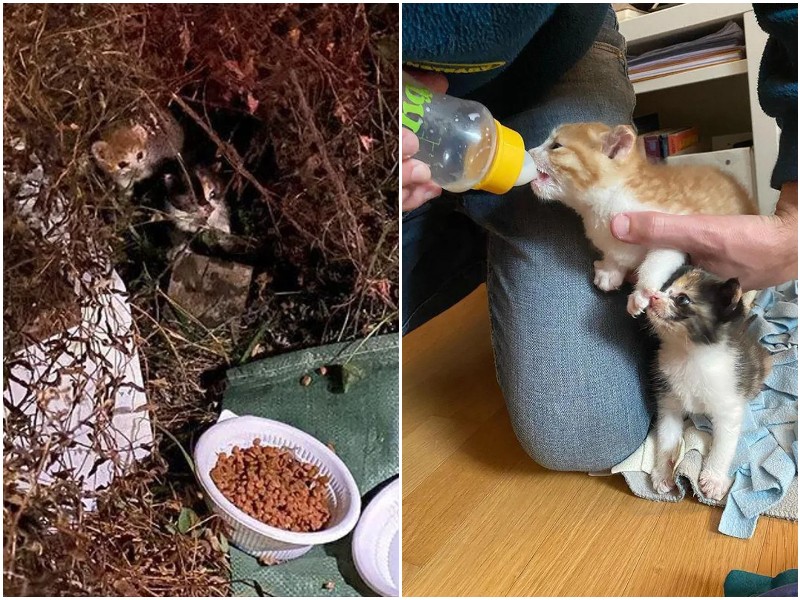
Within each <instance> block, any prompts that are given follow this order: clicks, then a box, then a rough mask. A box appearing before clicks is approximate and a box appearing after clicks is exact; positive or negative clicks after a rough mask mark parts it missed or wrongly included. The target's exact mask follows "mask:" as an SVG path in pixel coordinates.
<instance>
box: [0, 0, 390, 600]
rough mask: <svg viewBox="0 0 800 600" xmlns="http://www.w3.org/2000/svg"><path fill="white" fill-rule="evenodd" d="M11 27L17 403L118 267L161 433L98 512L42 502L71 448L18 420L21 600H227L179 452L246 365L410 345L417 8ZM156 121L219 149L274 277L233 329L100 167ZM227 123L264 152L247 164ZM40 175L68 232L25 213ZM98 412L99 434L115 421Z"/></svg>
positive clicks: (14, 547) (11, 263)
mask: <svg viewBox="0 0 800 600" xmlns="http://www.w3.org/2000/svg"><path fill="white" fill-rule="evenodd" d="M3 26H4V58H5V60H4V65H3V76H4V87H5V94H4V107H3V108H4V125H5V136H4V139H3V145H4V198H3V202H4V204H3V207H4V231H3V234H4V243H5V249H4V265H5V268H4V275H5V278H4V292H5V303H4V314H3V321H4V327H5V334H4V340H3V342H4V357H5V359H4V382H6V383H7V381H8V376H9V368H10V366H11V364H12V362H11V360H10V359H9V356H10V355H9V351H10V350H13V349H18V348H20V347H22V346H24V345H26V344H28V343H31V342H33V341H36V340H40V339H42V338H43V337H45V336H47V335H49V334H52V333H55V332H59V331H62V330H63V329H64V328H65V327H66V326H67V325H70V324H72V323H74V321H75V319H76V316H77V310H78V308H79V306H80V305H83V304H91V302H92V299H93V298H94V297H95V296H96V294H97V291H96V290H95V289H94V288H92V286H91V285H90V284H89V283H84V284H82V289H80V290H79V293H78V294H77V295H76V293H75V283H76V281H80V275H81V274H83V273H86V272H89V273H91V274H92V275H93V279H92V281H94V282H96V281H98V280H100V279H102V277H103V276H104V275H105V274H107V272H108V269H109V268H110V267H114V268H116V269H117V271H118V272H119V273H120V274H121V275H122V276H123V279H124V280H125V283H126V285H127V287H128V289H129V291H130V293H131V304H132V307H133V317H134V325H135V328H134V333H133V341H134V342H135V345H136V347H137V348H138V350H139V353H140V356H141V359H142V368H143V371H144V379H145V388H146V393H147V397H148V402H149V406H150V409H151V418H152V421H153V423H154V425H155V426H156V427H157V429H156V443H155V444H154V447H153V449H152V456H151V458H150V459H148V460H147V461H145V462H144V463H142V464H140V465H139V466H138V468H137V469H136V470H135V472H133V473H131V474H130V475H128V476H126V477H118V478H117V479H116V480H115V483H114V484H113V485H112V486H111V487H110V488H109V489H108V490H106V491H104V492H102V493H101V494H99V496H98V498H97V502H98V509H97V510H96V511H93V512H86V511H84V509H83V508H82V505H81V503H80V500H79V498H80V491H79V489H78V486H77V485H76V484H75V483H74V482H72V481H70V480H69V478H66V479H64V480H61V481H59V482H58V483H57V484H55V485H52V486H47V487H45V486H38V485H35V481H36V479H37V473H39V472H40V471H41V470H42V469H43V468H45V465H46V464H47V462H48V461H49V460H50V458H51V456H52V455H53V454H54V453H57V452H59V451H61V450H63V448H65V447H67V446H68V445H69V443H70V440H69V439H60V438H58V437H57V436H51V437H50V438H48V439H46V440H43V439H41V437H40V436H39V437H37V436H36V434H35V432H32V431H31V428H30V423H28V422H26V419H25V418H24V417H22V416H20V415H19V414H14V415H12V416H13V418H9V419H7V421H6V431H5V433H6V436H5V438H4V462H3V473H4V505H3V523H4V531H3V536H4V540H3V541H4V559H5V560H4V574H3V575H4V583H5V586H6V588H5V589H6V593H8V594H41V595H78V594H80V595H98V596H99V595H176V596H177V595H224V594H226V593H227V591H228V589H227V588H228V583H227V582H228V573H227V558H226V556H225V553H224V552H223V551H222V549H221V548H220V541H219V539H220V538H219V537H218V536H217V534H218V533H219V532H218V524H217V523H215V520H214V519H213V518H212V519H209V520H207V521H202V522H201V523H199V524H197V525H195V526H194V527H193V528H192V529H191V530H190V531H187V532H184V533H181V528H180V527H178V522H179V515H180V514H181V511H184V512H185V510H186V509H187V508H193V509H194V510H196V511H197V512H198V513H200V514H201V519H203V518H204V517H203V510H204V509H203V502H202V498H201V497H200V496H199V494H198V491H197V488H196V486H195V483H194V478H193V477H192V475H191V472H190V470H189V469H188V467H187V466H186V463H185V461H184V460H183V458H182V455H181V454H180V452H178V451H177V449H176V447H175V445H174V444H173V443H172V442H171V441H170V439H169V438H168V437H162V434H161V432H162V431H163V430H166V431H169V432H171V434H173V435H175V436H177V438H178V439H179V440H180V441H181V443H182V444H183V445H184V446H185V447H190V446H191V444H192V442H193V440H194V439H195V437H196V435H197V434H198V433H199V431H201V430H202V428H203V426H204V425H205V424H207V423H209V422H211V421H212V420H213V418H214V415H215V413H216V410H217V403H218V400H219V398H220V393H221V391H222V389H223V387H224V381H223V377H222V375H223V374H224V370H225V369H226V368H227V367H228V366H230V365H231V364H238V363H240V362H244V361H246V360H250V359H252V358H253V357H258V356H265V355H269V354H275V353H279V352H283V351H286V350H291V349H296V348H300V347H309V346H314V345H317V344H320V343H325V342H329V341H336V340H349V339H355V338H358V337H361V336H363V335H369V334H373V333H380V332H388V331H394V330H396V327H397V325H396V321H397V298H398V291H397V290H398V287H397V286H398V263H397V252H398V228H397V221H398V213H397V195H398V194H397V192H398V186H397V175H396V173H397V141H396V132H397V127H396V122H397V114H396V101H395V100H396V97H397V85H398V82H397V63H396V60H397V36H398V24H397V7H396V6H391V5H374V6H364V5H328V6H319V5H302V6H298V5H295V6H292V5H254V6H248V7H244V6H242V5H236V6H231V5H225V6H219V5H82V6H81V5H47V6H46V5H16V6H12V7H8V6H6V7H4V25H3ZM150 103H155V104H157V105H162V106H165V105H167V103H172V105H173V106H175V105H177V106H178V107H179V108H178V109H176V110H179V111H180V107H182V109H183V112H184V114H185V115H186V118H187V120H188V121H189V122H194V123H195V124H196V125H197V127H198V131H201V132H204V135H206V136H207V140H206V143H207V144H208V146H209V147H210V148H212V149H213V151H215V152H216V154H217V155H218V156H220V157H221V158H222V159H223V161H224V163H225V169H226V173H227V174H228V177H229V194H230V196H232V197H234V198H235V200H234V209H235V212H236V214H237V215H238V217H239V223H240V228H241V231H240V233H241V235H242V236H243V238H246V240H247V244H246V248H247V249H246V250H245V251H244V252H242V253H241V254H240V255H238V256H237V257H236V259H237V260H240V261H241V262H246V263H248V264H250V265H252V266H253V268H254V271H255V274H256V277H255V280H254V283H253V286H252V288H251V290H250V293H249V297H248V302H247V309H246V312H245V314H244V315H243V317H242V318H241V319H239V320H232V321H231V322H230V323H226V324H225V325H223V326H220V327H218V328H216V329H214V330H209V329H207V328H205V327H203V326H201V325H200V324H198V323H196V322H194V321H192V320H188V319H186V318H185V317H183V316H182V315H181V314H180V312H179V311H176V310H174V307H172V306H171V303H170V301H169V299H168V298H167V297H166V294H165V289H166V288H165V277H164V274H165V273H166V272H168V268H169V264H168V261H166V260H165V258H164V255H165V250H166V248H165V247H163V245H161V246H159V245H158V244H155V245H154V244H153V243H152V241H153V238H152V236H150V234H149V233H148V232H149V229H148V228H149V227H151V225H150V224H149V222H150V218H151V216H152V215H151V214H149V213H147V212H146V211H144V210H143V209H142V207H140V206H137V205H136V204H135V203H132V202H130V201H125V200H124V199H122V198H120V197H119V196H118V195H117V194H116V193H115V191H114V190H113V188H112V187H111V186H110V185H109V183H108V181H107V180H106V179H105V178H104V177H102V176H101V175H100V174H99V173H98V172H97V170H96V169H95V167H94V165H93V164H92V162H91V160H90V158H89V154H88V148H89V146H90V144H91V142H92V141H93V140H94V139H96V138H97V136H98V135H99V134H100V132H101V131H102V130H103V129H104V128H106V127H108V126H109V125H110V124H112V123H114V122H115V121H117V120H119V119H122V118H125V117H127V116H128V115H130V114H133V113H135V111H136V110H139V109H141V108H142V107H146V106H147V105H148V104H150ZM215 110H217V111H224V112H225V114H227V115H236V114H241V115H242V118H247V119H250V121H249V122H253V123H257V124H258V126H259V128H260V129H259V131H261V132H262V134H261V135H259V136H255V137H253V138H252V139H250V140H249V142H248V144H247V145H244V146H243V145H242V144H237V143H233V142H232V141H230V140H229V139H228V138H226V137H225V136H224V135H223V133H221V132H220V131H218V130H217V128H216V125H215V123H214V120H213V118H212V112H213V111H215ZM23 147H24V149H21V148H23ZM32 155H33V158H32ZM37 160H38V161H39V162H40V163H41V165H42V166H43V168H44V173H45V175H46V177H47V179H48V181H47V183H46V184H45V185H44V186H43V188H42V190H41V192H40V193H39V194H38V197H37V204H36V214H37V215H40V216H42V217H44V218H46V217H48V216H49V217H53V216H55V215H59V214H62V213H63V216H64V218H63V219H62V220H61V222H60V223H59V224H57V225H56V226H54V227H49V228H48V227H44V228H41V227H36V226H32V225H31V219H30V215H28V214H26V213H25V212H24V211H20V209H19V206H18V203H17V201H16V200H15V197H16V195H17V192H18V190H19V187H20V182H19V175H21V174H23V173H26V172H28V171H30V170H31V169H32V168H33V166H34V164H35V161H37ZM65 199H66V202H64V200H65ZM105 254H108V255H109V256H111V257H112V261H111V262H112V264H108V263H107V262H106V261H104V260H102V259H99V258H98V257H99V256H102V255H105ZM79 287H81V286H79ZM32 307H33V310H31V308H32ZM116 389H117V387H115V384H114V383H113V382H110V383H109V384H108V385H107V387H106V389H105V390H104V393H105V394H106V395H107V396H108V397H109V398H110V397H111V395H113V393H114V392H115V391H116ZM33 401H35V399H33ZM100 404H101V406H100V407H99V408H98V410H97V414H96V417H97V418H100V417H102V416H103V415H107V411H108V407H107V403H106V405H105V406H103V404H102V403H100ZM19 436H27V439H28V442H29V444H27V447H28V448H29V449H27V450H25V449H24V446H25V445H23V444H20V443H18V442H19ZM30 442H35V443H30ZM112 458H113V457H112ZM26 482H27V483H28V484H30V483H34V485H33V486H29V485H24V484H25V483H26Z"/></svg>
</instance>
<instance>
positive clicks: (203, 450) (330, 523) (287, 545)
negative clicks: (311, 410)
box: [194, 411, 361, 563]
mask: <svg viewBox="0 0 800 600" xmlns="http://www.w3.org/2000/svg"><path fill="white" fill-rule="evenodd" d="M194 461H195V469H196V471H197V477H198V479H199V481H200V485H201V486H202V488H203V490H204V492H205V497H206V501H207V503H208V505H209V506H210V507H211V509H212V510H213V511H214V512H215V513H216V514H217V515H219V516H220V518H222V520H223V521H224V522H225V523H226V525H227V533H228V538H229V540H230V541H231V543H233V544H234V545H235V546H236V547H237V548H239V549H240V550H243V551H244V552H247V553H248V554H250V555H252V556H255V557H257V558H259V559H261V560H262V562H264V561H267V562H276V563H277V562H282V561H285V560H289V559H292V558H297V557H298V556H302V555H303V554H305V553H306V552H308V551H309V550H310V549H311V548H312V547H313V546H316V545H318V544H326V543H328V542H332V541H334V540H338V539H341V538H343V537H344V536H346V535H347V534H348V533H350V532H351V531H352V530H353V528H354V527H355V525H356V523H357V521H358V517H359V514H360V513H361V494H360V492H359V491H358V486H357V485H356V482H355V480H354V479H353V476H352V475H351V474H350V471H349V470H348V469H347V466H346V465H345V464H344V463H343V462H342V460H341V459H340V458H339V457H338V456H336V454H334V452H333V451H332V450H331V449H330V448H329V447H328V446H326V445H325V444H323V443H322V442H320V441H319V440H317V439H316V438H314V437H313V436H311V435H309V434H307V433H305V432H304V431H301V430H299V429H297V428H296V427H292V426H291V425H287V424H285V423H281V422H279V421H273V420H271V419H264V418H261V417H252V416H242V417H239V416H236V415H234V414H233V413H231V412H230V411H223V412H222V414H221V415H220V419H219V421H218V422H217V424H216V425H214V426H212V427H211V428H209V429H208V431H206V432H205V433H204V434H203V435H202V436H201V437H200V439H199V440H198V442H197V445H196V446H195V450H194Z"/></svg>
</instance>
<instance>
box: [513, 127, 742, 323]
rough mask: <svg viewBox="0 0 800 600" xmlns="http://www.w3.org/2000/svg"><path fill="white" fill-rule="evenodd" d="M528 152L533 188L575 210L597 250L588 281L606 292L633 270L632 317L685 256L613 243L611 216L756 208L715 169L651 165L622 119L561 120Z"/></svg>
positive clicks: (722, 212)
mask: <svg viewBox="0 0 800 600" xmlns="http://www.w3.org/2000/svg"><path fill="white" fill-rule="evenodd" d="M529 152H530V155H531V156H532V157H533V160H534V162H535V163H536V168H537V169H538V174H537V177H536V178H535V179H534V180H533V181H532V182H531V187H532V188H533V191H534V192H535V193H536V195H537V196H539V197H540V198H542V199H544V200H559V201H561V202H563V203H564V204H566V205H567V206H569V207H570V208H572V209H573V210H575V211H576V212H577V213H578V214H579V215H580V216H581V218H582V219H583V226H584V230H585V231H586V236H587V237H588V238H589V240H590V241H591V242H592V243H593V244H594V245H595V246H596V247H597V249H598V250H600V252H602V254H603V256H602V259H601V260H598V261H595V263H594V284H595V285H596V286H597V287H598V288H600V289H601V290H603V291H606V292H607V291H610V290H615V289H617V288H618V287H619V286H620V285H621V284H622V282H623V280H624V279H625V275H626V274H627V273H628V272H629V271H632V270H633V269H637V268H638V283H637V284H636V289H635V291H634V292H633V293H632V294H631V295H630V297H629V298H628V312H629V313H630V314H632V315H636V314H639V313H641V312H642V311H643V310H644V309H645V308H646V307H647V304H648V299H649V295H650V292H652V291H655V290H660V289H661V286H662V285H663V283H664V282H665V281H666V280H667V278H668V277H669V276H670V274H671V273H672V272H673V271H675V269H677V268H678V267H680V266H681V265H682V264H683V263H684V262H686V255H685V254H684V253H683V252H679V251H678V250H672V249H653V250H649V251H648V250H647V248H644V247H642V246H637V245H635V244H626V243H624V242H620V241H619V240H617V239H615V238H614V237H613V236H612V235H611V229H610V223H611V219H612V218H614V216H615V215H617V214H619V213H622V212H632V211H646V210H654V211H660V212H667V213H673V214H683V215H685V214H707V215H737V214H757V213H758V211H757V209H756V205H755V203H754V202H753V200H752V199H751V198H750V197H749V196H748V194H747V192H746V191H745V190H744V188H743V187H742V186H741V185H740V184H739V183H738V182H737V181H736V180H735V179H734V178H733V177H731V176H730V175H728V174H726V173H723V172H722V171H720V170H718V169H715V168H713V167H709V166H697V165H665V164H663V165H653V164H650V163H649V162H647V159H646V157H645V155H644V151H643V150H642V148H640V147H637V144H636V134H635V132H634V131H633V129H631V128H630V127H628V126H626V125H618V126H617V127H613V128H612V127H608V126H607V125H603V124H602V123H575V124H569V125H562V126H560V127H558V128H556V129H555V130H554V131H553V133H552V134H551V135H550V137H549V138H548V139H547V140H546V141H545V142H544V143H543V144H542V145H540V146H538V147H536V148H533V149H531V150H530V151H529Z"/></svg>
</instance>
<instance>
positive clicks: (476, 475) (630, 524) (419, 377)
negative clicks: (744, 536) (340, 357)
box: [403, 288, 797, 596]
mask: <svg viewBox="0 0 800 600" xmlns="http://www.w3.org/2000/svg"><path fill="white" fill-rule="evenodd" d="M486 303H487V299H486V291H485V288H481V289H479V290H477V291H476V292H475V293H473V294H472V295H471V296H470V297H469V298H467V299H466V300H464V301H463V302H462V303H460V304H459V305H458V306H456V307H454V308H453V309H451V310H450V311H448V312H447V313H445V314H443V315H441V316H439V317H437V318H436V319H434V320H433V321H431V322H429V323H427V324H426V325H425V326H423V327H421V328H420V329H418V330H416V331H415V332H413V333H412V334H410V335H408V336H406V337H405V338H404V340H403V593H404V595H406V596H462V595H471V596H476V595H479V596H483V595H486V596H504V595H514V596H585V595H594V596H622V595H625V596H721V595H722V582H723V580H724V579H725V576H726V575H727V573H728V572H729V571H731V570H732V569H743V570H746V571H754V572H758V573H762V574H767V575H775V574H777V573H779V572H780V571H783V570H785V569H789V568H796V567H797V523H791V522H787V521H782V520H777V519H768V518H764V519H761V520H760V522H759V523H758V527H757V529H756V532H755V534H754V536H753V538H752V539H750V540H738V539H734V538H731V537H727V536H724V535H722V534H720V533H718V532H717V530H716V529H717V525H718V523H719V518H720V515H721V512H722V511H721V509H716V508H710V507H707V506H704V505H701V504H699V503H698V502H696V501H695V500H693V499H686V500H684V501H683V502H681V503H678V504H672V503H659V502H651V501H648V500H642V499H640V498H637V497H635V496H634V495H633V494H632V493H631V492H630V491H629V490H628V489H627V487H626V486H625V483H624V481H623V479H622V477H621V476H614V477H590V476H588V475H585V474H580V473H555V472H548V471H546V470H544V469H542V468H540V467H538V466H537V465H536V464H534V463H533V461H531V460H530V459H529V458H528V457H527V455H526V454H525V453H524V452H523V450H522V449H521V448H520V447H519V445H518V444H517V442H516V439H515V437H514V434H513V432H512V430H511V425H510V423H509V419H508V416H507V414H506V411H505V407H504V404H503V401H502V398H501V395H500V391H499V388H498V387H497V383H496V381H495V375H494V367H493V359H492V352H491V346H490V341H489V325H488V316H487V305H486Z"/></svg>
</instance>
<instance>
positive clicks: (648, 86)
mask: <svg viewBox="0 0 800 600" xmlns="http://www.w3.org/2000/svg"><path fill="white" fill-rule="evenodd" d="M731 20H732V21H736V22H738V23H739V24H740V25H742V27H743V29H744V32H745V52H746V54H747V58H746V59H745V60H739V61H734V62H729V63H723V64H720V65H712V66H708V67H702V68H699V69H693V70H691V71H684V72H683V73H675V74H673V75H667V76H664V77H659V78H655V79H649V80H646V81H640V82H638V83H635V84H634V86H633V87H634V91H635V92H636V96H637V112H636V114H637V115H643V114H648V113H652V112H658V113H659V117H660V118H661V126H662V127H678V126H684V125H696V126H698V127H699V129H700V135H701V141H703V140H705V142H706V143H708V141H709V139H710V137H711V136H714V135H722V134H727V133H740V132H742V131H751V132H752V134H753V152H754V167H755V168H754V172H755V177H754V179H755V190H756V194H755V195H756V199H757V201H758V206H759V209H760V211H761V213H762V214H771V213H772V212H773V211H774V209H775V203H776V202H777V200H778V192H777V191H775V190H773V189H772V188H771V187H770V184H769V181H770V177H771V175H772V168H773V166H774V165H775V159H776V158H777V156H778V137H779V130H778V127H777V125H776V123H775V120H774V119H772V118H771V117H769V116H767V115H766V114H764V112H763V111H762V110H761V105H760V104H759V103H758V92H757V83H758V66H759V64H760V62H761V55H762V54H763V52H764V45H765V44H766V42H767V34H766V33H764V31H763V30H762V29H761V28H760V27H759V26H758V23H757V22H756V19H755V16H754V14H753V6H752V4H744V3H727V4H707V3H702V4H701V3H692V4H682V5H679V6H675V7H671V8H666V9H664V10H661V11H658V12H655V13H651V14H646V15H642V16H639V17H634V18H632V19H629V20H626V21H623V22H622V23H620V26H619V30H620V33H621V34H622V35H623V36H625V39H626V41H627V44H628V53H629V54H640V53H642V52H646V51H648V50H651V49H653V48H658V47H661V46H666V45H669V44H674V43H677V42H681V41H686V40H689V39H693V38H697V37H700V36H702V35H705V34H708V33H711V32H713V31H715V30H717V29H719V28H720V27H722V25H724V24H725V23H726V22H727V21H731Z"/></svg>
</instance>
